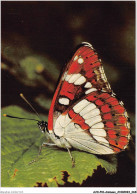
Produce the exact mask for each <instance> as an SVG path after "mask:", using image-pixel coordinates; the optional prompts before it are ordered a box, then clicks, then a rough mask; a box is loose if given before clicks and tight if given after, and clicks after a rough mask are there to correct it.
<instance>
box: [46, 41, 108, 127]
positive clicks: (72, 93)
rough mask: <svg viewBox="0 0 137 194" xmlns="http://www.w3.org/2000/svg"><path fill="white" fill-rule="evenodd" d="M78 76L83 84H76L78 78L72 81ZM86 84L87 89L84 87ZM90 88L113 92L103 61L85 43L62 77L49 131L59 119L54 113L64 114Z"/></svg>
mask: <svg viewBox="0 0 137 194" xmlns="http://www.w3.org/2000/svg"><path fill="white" fill-rule="evenodd" d="M78 74H79V76H80V77H81V79H82V78H83V81H81V84H78V83H77V84H75V82H76V81H78V79H79V78H80V77H77V79H76V80H75V78H74V80H75V82H73V79H72V76H74V75H76V76H77V75H78ZM69 80H70V81H69ZM86 83H87V87H84V86H85V85H86ZM90 84H91V87H90ZM88 85H89V86H88ZM90 88H96V89H97V90H102V89H103V90H104V91H106V92H111V88H110V85H109V83H108V82H107V79H106V76H105V74H104V70H103V67H102V65H101V60H99V58H98V55H97V53H96V52H95V50H94V49H93V48H92V46H91V45H90V44H87V43H85V44H83V45H82V46H81V47H80V48H79V49H78V50H77V51H76V52H75V54H74V56H73V57H72V58H71V60H70V61H69V62H68V64H67V65H66V68H65V70H64V72H63V74H62V76H61V79H60V81H59V85H58V87H57V89H56V91H55V94H54V97H53V100H52V104H51V107H50V111H49V118H48V128H49V130H52V129H53V117H55V118H56V117H57V115H56V114H55V113H54V112H56V111H58V112H60V113H62V112H64V111H65V110H66V109H67V108H68V107H69V106H71V105H72V104H73V103H75V102H76V101H77V100H78V99H80V98H81V97H83V96H84V95H85V91H86V90H88V89H90ZM62 98H63V99H64V98H65V99H66V104H63V102H62V103H61V99H62ZM64 102H65V100H64ZM67 102H69V103H67ZM53 114H54V115H53Z"/></svg>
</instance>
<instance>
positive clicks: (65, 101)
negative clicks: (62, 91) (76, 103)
mask: <svg viewBox="0 0 137 194" xmlns="http://www.w3.org/2000/svg"><path fill="white" fill-rule="evenodd" d="M59 103H60V104H63V105H69V99H68V98H59Z"/></svg>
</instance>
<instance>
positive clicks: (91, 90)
mask: <svg viewBox="0 0 137 194" xmlns="http://www.w3.org/2000/svg"><path fill="white" fill-rule="evenodd" d="M94 91H97V89H96V88H91V89H89V90H87V91H86V92H85V94H89V93H91V92H94Z"/></svg>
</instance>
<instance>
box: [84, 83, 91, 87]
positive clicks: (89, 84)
mask: <svg viewBox="0 0 137 194" xmlns="http://www.w3.org/2000/svg"><path fill="white" fill-rule="evenodd" d="M91 87H92V84H91V83H90V82H87V83H86V84H85V86H84V88H91Z"/></svg>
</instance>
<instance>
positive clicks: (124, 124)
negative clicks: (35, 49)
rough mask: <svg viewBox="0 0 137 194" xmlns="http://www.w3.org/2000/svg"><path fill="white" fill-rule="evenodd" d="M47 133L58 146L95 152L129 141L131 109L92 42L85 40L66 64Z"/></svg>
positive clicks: (121, 147)
mask: <svg viewBox="0 0 137 194" xmlns="http://www.w3.org/2000/svg"><path fill="white" fill-rule="evenodd" d="M46 133H47V136H48V137H49V138H50V139H51V140H52V141H53V142H54V143H55V144H56V145H57V146H58V147H62V148H65V149H70V148H75V149H79V150H82V151H86V152H90V153H94V154H114V153H118V152H120V151H122V150H124V149H125V148H126V147H127V145H128V142H129V138H130V126H129V121H128V115H127V112H126V110H125V108H124V106H123V103H122V102H119V101H118V100H117V98H116V96H115V94H114V93H113V91H112V90H111V87H110V84H109V83H108V81H107V78H106V76H105V73H104V69H103V66H102V64H101V61H100V60H99V59H98V55H97V53H96V52H95V50H94V49H93V47H92V46H91V45H90V44H89V43H83V44H82V45H81V46H80V47H79V49H78V50H77V51H76V52H75V54H74V56H73V57H72V59H71V60H70V61H69V62H68V64H67V65H66V66H65V69H64V71H63V73H62V76H61V78H60V81H59V84H58V86H57V89H56V91H55V94H54V97H53V100H52V103H51V107H50V110H49V116H48V126H47V127H46Z"/></svg>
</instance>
